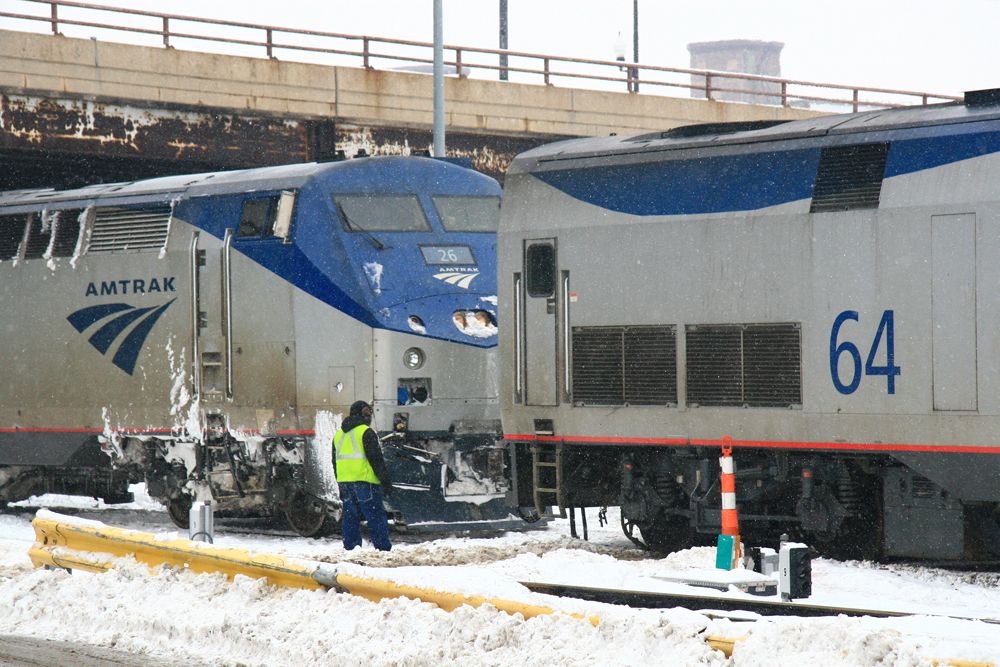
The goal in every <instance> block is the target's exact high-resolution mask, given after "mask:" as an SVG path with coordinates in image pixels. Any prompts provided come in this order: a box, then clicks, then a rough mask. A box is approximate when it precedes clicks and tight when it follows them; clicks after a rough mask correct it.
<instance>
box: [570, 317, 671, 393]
mask: <svg viewBox="0 0 1000 667" xmlns="http://www.w3.org/2000/svg"><path fill="white" fill-rule="evenodd" d="M573 403H574V405H581V406H582V405H671V404H676V403H677V333H676V328H675V327H673V326H656V327H653V326H650V327H574V328H573Z"/></svg>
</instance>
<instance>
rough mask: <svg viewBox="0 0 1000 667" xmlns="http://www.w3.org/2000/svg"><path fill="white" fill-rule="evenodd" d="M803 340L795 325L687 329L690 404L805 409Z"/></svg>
mask: <svg viewBox="0 0 1000 667" xmlns="http://www.w3.org/2000/svg"><path fill="white" fill-rule="evenodd" d="M801 340H802V339H801V331H800V328H799V326H798V325H796V324H723V325H701V326H691V327H688V328H687V332H686V343H687V402H688V404H689V405H692V406H695V405H700V406H721V407H724V406H744V405H745V406H748V407H754V408H787V407H792V406H799V405H801V404H802V364H801V357H802V353H801V348H802V342H801Z"/></svg>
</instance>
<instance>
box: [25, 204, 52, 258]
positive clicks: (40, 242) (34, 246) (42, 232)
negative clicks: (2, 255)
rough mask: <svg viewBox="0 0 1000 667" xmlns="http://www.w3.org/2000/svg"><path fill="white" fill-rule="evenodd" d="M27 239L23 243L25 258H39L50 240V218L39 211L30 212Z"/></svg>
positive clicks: (46, 248)
mask: <svg viewBox="0 0 1000 667" xmlns="http://www.w3.org/2000/svg"><path fill="white" fill-rule="evenodd" d="M28 224H29V229H28V241H27V242H26V243H25V244H24V258H25V259H41V258H42V257H43V256H44V255H45V251H46V250H48V249H49V242H50V241H52V219H51V218H50V217H49V216H45V215H42V214H40V213H32V214H31V216H30V219H29V221H28Z"/></svg>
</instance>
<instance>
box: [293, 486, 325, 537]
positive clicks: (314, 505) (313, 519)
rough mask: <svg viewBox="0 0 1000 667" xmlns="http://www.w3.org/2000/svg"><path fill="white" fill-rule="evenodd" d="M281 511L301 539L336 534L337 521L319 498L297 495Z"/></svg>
mask: <svg viewBox="0 0 1000 667" xmlns="http://www.w3.org/2000/svg"><path fill="white" fill-rule="evenodd" d="M283 511H284V513H285V519H286V520H287V521H288V525H289V526H291V527H292V530H294V531H295V532H296V533H298V534H299V535H301V536H302V537H326V536H328V535H332V534H333V533H335V532H337V528H338V522H337V520H336V519H335V518H334V517H332V516H330V514H329V512H327V511H326V503H324V502H323V501H321V500H320V499H319V498H315V497H313V496H307V495H304V494H298V495H297V496H296V497H295V498H294V499H293V500H292V502H290V503H288V504H287V505H285V507H284V508H283Z"/></svg>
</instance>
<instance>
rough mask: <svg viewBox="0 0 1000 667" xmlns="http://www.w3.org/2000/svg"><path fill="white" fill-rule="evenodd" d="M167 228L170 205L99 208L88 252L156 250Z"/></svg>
mask: <svg viewBox="0 0 1000 667" xmlns="http://www.w3.org/2000/svg"><path fill="white" fill-rule="evenodd" d="M169 229H170V206H153V207H149V208H99V209H97V210H96V212H95V214H94V229H93V232H92V233H91V235H90V246H89V249H88V252H118V251H125V250H159V249H160V248H162V247H163V245H164V244H165V243H166V242H167V232H168V231H169Z"/></svg>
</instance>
